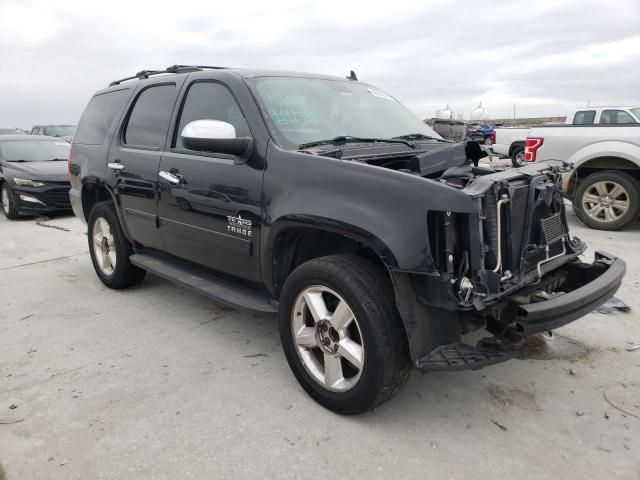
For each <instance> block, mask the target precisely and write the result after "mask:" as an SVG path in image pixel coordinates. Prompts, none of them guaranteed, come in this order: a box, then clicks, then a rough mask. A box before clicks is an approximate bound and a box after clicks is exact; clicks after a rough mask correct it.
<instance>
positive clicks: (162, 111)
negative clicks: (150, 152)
mask: <svg viewBox="0 0 640 480" xmlns="http://www.w3.org/2000/svg"><path fill="white" fill-rule="evenodd" d="M174 103H175V85H174V84H165V85H157V86H153V87H149V88H147V89H145V90H143V91H142V93H140V95H139V96H138V98H137V99H136V103H135V104H134V106H133V110H132V111H131V115H129V121H128V122H127V127H126V129H125V131H124V135H123V139H124V143H125V144H127V145H133V146H140V147H151V148H158V149H159V148H162V147H163V146H164V141H165V138H166V136H167V130H168V129H169V120H171V113H172V112H173V105H174Z"/></svg>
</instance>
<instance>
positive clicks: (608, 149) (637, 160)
mask: <svg viewBox="0 0 640 480" xmlns="http://www.w3.org/2000/svg"><path fill="white" fill-rule="evenodd" d="M607 157H616V158H622V159H624V160H628V161H630V162H632V163H633V164H635V165H637V166H638V167H640V147H639V146H637V145H634V144H632V143H630V142H623V141H619V140H604V141H600V142H594V143H590V144H589V145H586V146H584V147H582V148H580V149H578V150H576V151H575V152H574V153H572V154H571V156H570V157H569V158H568V159H567V162H568V163H570V164H572V165H573V167H574V168H576V169H577V168H579V167H580V166H582V165H583V164H585V163H587V162H589V161H590V160H593V159H596V158H607Z"/></svg>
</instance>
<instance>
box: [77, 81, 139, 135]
mask: <svg viewBox="0 0 640 480" xmlns="http://www.w3.org/2000/svg"><path fill="white" fill-rule="evenodd" d="M128 98H129V89H122V90H114V91H111V92H107V93H101V94H100V95H96V96H94V97H93V98H92V99H91V101H90V102H89V105H88V106H87V108H86V110H85V111H84V113H83V114H82V118H81V119H80V124H79V125H78V131H77V132H76V136H75V137H74V139H73V141H74V143H82V144H85V145H100V144H101V143H102V142H104V139H105V137H106V136H107V132H108V131H109V128H110V127H111V125H112V124H113V121H114V119H115V118H116V116H117V115H118V114H119V113H120V112H121V111H122V109H123V108H124V104H125V103H126V102H127V99H128Z"/></svg>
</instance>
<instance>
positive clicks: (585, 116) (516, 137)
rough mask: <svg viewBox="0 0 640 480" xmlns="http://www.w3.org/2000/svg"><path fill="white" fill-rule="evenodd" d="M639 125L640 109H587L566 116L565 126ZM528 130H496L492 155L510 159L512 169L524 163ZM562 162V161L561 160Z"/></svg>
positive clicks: (574, 111)
mask: <svg viewBox="0 0 640 480" xmlns="http://www.w3.org/2000/svg"><path fill="white" fill-rule="evenodd" d="M638 123H640V107H593V108H591V107H587V108H582V109H577V110H573V111H572V112H571V113H570V114H569V115H567V118H566V121H565V124H566V125H614V124H615V125H629V124H638ZM528 134H529V128H512V127H509V128H496V129H495V130H494V134H493V138H492V143H493V145H492V149H493V151H494V153H498V154H500V155H505V156H507V157H511V163H512V164H513V166H514V167H522V166H523V165H524V164H525V163H524V147H525V140H526V138H527V136H528ZM562 160H564V159H562Z"/></svg>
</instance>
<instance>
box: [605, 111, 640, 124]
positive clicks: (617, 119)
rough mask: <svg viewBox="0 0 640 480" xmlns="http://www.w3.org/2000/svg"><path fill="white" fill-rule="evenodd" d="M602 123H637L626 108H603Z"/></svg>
mask: <svg viewBox="0 0 640 480" xmlns="http://www.w3.org/2000/svg"><path fill="white" fill-rule="evenodd" d="M600 123H636V122H635V120H634V119H633V117H632V116H631V115H629V114H628V113H627V112H625V111H624V110H603V111H602V114H601V115H600Z"/></svg>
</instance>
